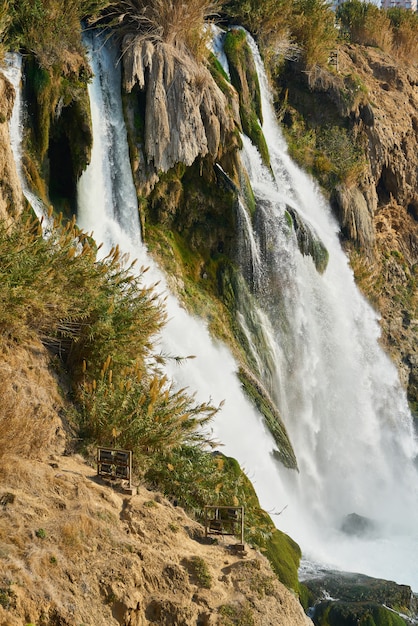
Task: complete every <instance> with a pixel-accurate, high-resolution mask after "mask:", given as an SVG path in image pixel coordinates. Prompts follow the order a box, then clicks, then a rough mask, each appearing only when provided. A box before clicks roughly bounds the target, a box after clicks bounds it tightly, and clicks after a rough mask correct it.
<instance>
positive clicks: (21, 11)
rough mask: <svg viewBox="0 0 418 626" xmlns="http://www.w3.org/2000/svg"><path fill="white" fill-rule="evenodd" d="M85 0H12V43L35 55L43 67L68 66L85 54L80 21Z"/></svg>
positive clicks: (10, 4) (10, 7)
mask: <svg viewBox="0 0 418 626" xmlns="http://www.w3.org/2000/svg"><path fill="white" fill-rule="evenodd" d="M84 5H85V3H84V2H83V0H66V2H65V4H64V3H62V2H60V1H59V0H9V11H10V18H11V24H10V29H9V33H8V37H9V41H10V43H11V45H12V46H14V47H18V48H24V49H25V50H27V51H28V52H31V53H33V54H34V55H35V57H36V59H37V61H38V63H39V65H40V66H41V67H42V68H44V69H49V68H52V67H53V66H56V65H57V64H59V65H62V66H63V67H66V66H67V67H68V66H70V65H71V64H72V62H73V59H74V57H79V56H82V55H83V54H84V52H83V48H82V45H81V37H80V34H81V26H80V20H81V18H82V17H83V14H84Z"/></svg>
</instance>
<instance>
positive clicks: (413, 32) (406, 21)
mask: <svg viewBox="0 0 418 626" xmlns="http://www.w3.org/2000/svg"><path fill="white" fill-rule="evenodd" d="M387 17H388V18H389V20H390V23H391V26H392V31H393V53H394V54H395V55H396V56H397V57H398V58H399V59H400V60H402V61H404V62H406V63H410V64H417V62H418V14H417V13H414V12H413V11H409V10H407V9H402V8H400V7H393V8H392V9H388V11H387Z"/></svg>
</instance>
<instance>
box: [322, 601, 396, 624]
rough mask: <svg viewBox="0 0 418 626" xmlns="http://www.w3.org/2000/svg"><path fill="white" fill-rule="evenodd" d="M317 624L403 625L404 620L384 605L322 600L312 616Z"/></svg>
mask: <svg viewBox="0 0 418 626" xmlns="http://www.w3.org/2000/svg"><path fill="white" fill-rule="evenodd" d="M314 622H315V624H318V625H319V626H351V624H359V626H405V623H406V622H405V620H404V619H403V618H402V617H400V616H399V615H398V614H397V613H395V612H394V611H392V610H390V609H388V608H386V607H385V606H381V605H377V604H371V603H370V604H368V603H362V602H358V603H355V602H353V603H349V602H342V601H341V602H332V601H331V602H322V603H320V604H319V605H318V606H317V609H316V611H315V617H314Z"/></svg>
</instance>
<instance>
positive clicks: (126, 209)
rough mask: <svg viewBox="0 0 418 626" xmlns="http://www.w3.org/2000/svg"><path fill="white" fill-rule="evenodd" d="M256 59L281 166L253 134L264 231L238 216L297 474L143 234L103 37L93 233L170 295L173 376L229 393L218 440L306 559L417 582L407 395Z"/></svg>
mask: <svg viewBox="0 0 418 626" xmlns="http://www.w3.org/2000/svg"><path fill="white" fill-rule="evenodd" d="M252 45H253V44H252ZM254 55H255V59H256V62H257V66H258V71H259V74H260V81H261V85H262V93H263V110H264V119H265V121H264V133H265V136H266V138H267V140H268V142H269V150H270V156H271V163H272V171H273V174H274V176H272V174H271V172H270V171H268V170H266V169H265V168H263V166H262V164H261V161H260V159H259V157H258V154H257V152H256V150H255V149H254V147H253V146H250V145H248V141H246V142H245V144H246V148H245V154H244V155H243V156H244V159H245V161H246V163H247V167H248V171H249V175H250V178H251V182H252V186H253V189H254V192H255V195H256V199H257V211H256V217H255V220H254V224H255V230H256V232H255V233H252V232H250V231H249V224H248V220H247V219H246V217H245V216H244V215H243V214H242V213H241V214H242V223H243V225H244V226H245V224H246V226H245V228H246V230H247V235H248V236H247V240H246V241H247V242H246V244H245V249H246V252H247V253H250V254H252V255H253V260H252V265H251V267H252V274H253V276H254V275H255V273H257V280H256V281H254V282H255V289H256V293H257V296H259V297H258V300H259V302H260V306H261V310H260V311H259V319H260V320H261V323H263V325H264V328H263V331H264V332H265V333H266V334H268V335H269V341H270V345H271V346H272V354H273V355H274V358H275V369H276V372H275V373H273V374H272V376H273V378H272V381H271V382H270V388H271V389H272V391H273V392H274V393H275V399H276V401H277V403H278V405H279V407H280V410H281V413H282V416H283V419H284V421H285V423H286V426H287V428H288V432H289V434H290V437H291V440H292V443H293V445H294V448H295V450H296V455H297V458H298V464H299V469H300V471H299V473H297V472H295V471H291V470H286V469H285V468H283V467H282V466H281V465H280V464H279V463H277V462H276V461H275V460H274V458H273V455H272V454H271V452H272V450H273V449H274V447H275V444H274V442H273V440H272V437H271V436H270V434H269V433H268V432H267V431H266V428H265V426H264V423H263V421H262V419H261V417H260V415H259V414H258V413H257V412H256V411H255V410H254V409H253V407H252V405H251V404H250V403H249V402H248V401H247V400H246V398H245V397H244V395H243V393H242V391H241V388H240V385H239V383H238V381H237V377H236V370H237V366H236V363H235V362H234V359H233V358H232V356H231V354H230V353H229V351H228V350H227V349H226V347H225V346H223V345H221V344H219V343H217V342H215V341H213V340H212V339H211V337H210V335H209V333H208V330H207V328H206V326H205V324H204V323H203V322H202V321H200V320H198V319H196V318H194V317H192V316H190V315H188V314H187V313H186V312H185V311H184V310H183V309H182V308H181V307H180V305H179V303H178V302H177V300H176V299H175V298H174V297H173V296H172V295H171V294H170V293H169V291H168V289H167V287H166V283H165V280H164V275H163V273H162V272H161V271H160V270H159V269H158V268H157V267H156V265H155V263H154V262H153V261H152V259H151V258H150V256H149V255H148V253H147V250H146V246H145V245H144V244H143V243H142V242H141V240H140V228H139V222H138V218H137V207H136V200H135V194H134V188H133V182H132V175H131V170H130V164H129V160H128V156H127V155H128V151H127V144H126V130H125V128H124V125H123V117H122V111H121V107H120V103H119V104H117V102H116V101H117V100H118V98H119V96H118V94H119V93H120V77H119V75H118V70H117V68H116V69H115V59H114V58H113V57H112V55H111V52H110V50H109V49H108V48H107V47H104V46H103V45H102V43H98V40H94V39H93V40H92V43H91V60H92V66H93V69H94V74H95V77H94V80H93V83H92V85H91V86H90V98H91V108H92V116H93V131H94V145H95V147H94V149H93V156H92V162H91V164H90V166H89V168H88V169H87V170H86V172H85V173H84V174H83V176H82V178H81V180H80V185H79V221H80V225H81V226H82V227H83V228H87V229H88V230H90V229H93V230H94V234H95V237H96V238H97V239H98V240H100V241H104V242H105V244H106V246H108V247H110V246H112V245H114V244H115V243H118V244H119V245H120V247H121V248H122V250H124V251H126V252H129V253H130V255H131V257H137V258H139V260H140V263H141V264H143V265H145V266H149V268H150V270H149V272H147V276H148V277H149V280H150V283H154V282H156V281H159V290H160V291H161V293H162V295H164V297H166V306H167V310H168V317H169V322H168V324H167V326H166V327H165V329H164V331H163V334H162V337H161V344H162V348H163V350H164V352H167V353H170V354H174V355H180V356H186V355H189V354H193V355H195V356H196V358H195V359H194V360H193V361H186V362H185V363H184V364H183V365H182V366H181V367H178V366H176V365H174V364H170V363H169V365H168V367H169V373H170V375H171V376H172V377H173V379H174V380H175V381H177V383H178V384H179V385H181V386H184V385H186V386H188V387H189V389H190V390H191V391H196V395H197V398H198V400H200V401H204V400H208V399H209V398H211V400H212V401H213V402H214V403H215V404H218V403H219V402H221V401H222V400H225V404H224V406H223V408H222V410H221V411H220V412H219V414H218V415H217V417H216V419H215V421H214V422H213V434H214V436H215V438H216V439H218V440H220V441H221V442H222V443H223V444H224V447H223V449H222V450H223V451H224V452H225V453H226V454H228V455H231V456H234V457H235V458H237V459H238V461H239V462H240V464H241V466H242V467H243V468H244V469H245V470H246V472H247V474H248V475H249V477H250V479H251V480H252V481H253V484H254V486H255V488H256V491H257V494H258V496H259V498H260V502H261V505H262V506H263V507H264V508H265V509H266V510H268V511H269V512H270V513H272V515H273V519H274V521H275V522H276V524H277V526H278V527H279V528H280V529H282V530H285V531H286V532H288V533H289V534H290V535H291V536H292V537H294V538H295V539H296V540H297V541H299V543H300V544H301V547H302V549H303V552H304V555H305V558H308V559H312V560H314V561H317V562H322V563H328V564H329V565H331V566H333V567H340V568H344V569H348V570H355V571H361V572H363V573H367V574H370V575H374V576H381V577H384V578H389V579H394V580H396V581H397V582H399V583H406V584H410V585H411V586H412V587H413V588H415V589H418V574H417V571H416V568H415V563H414V560H413V559H411V558H410V554H411V552H413V551H414V550H415V551H416V549H417V534H416V530H415V529H416V528H417V527H418V526H417V521H418V510H417V508H418V505H417V502H418V498H417V485H418V481H417V472H416V468H415V466H414V458H415V456H416V453H417V446H416V442H415V440H414V437H413V429H412V422H411V416H410V414H409V412H408V407H407V403H406V399H405V394H404V393H403V392H402V390H401V388H400V385H399V382H398V379H397V374H396V371H395V368H394V366H393V365H392V364H391V363H390V361H389V360H388V359H387V357H386V356H385V355H384V353H383V352H382V351H381V349H380V348H379V346H378V338H379V327H378V320H377V316H376V314H375V312H374V311H373V310H372V309H371V308H370V307H369V306H368V304H367V303H366V302H365V300H364V299H363V298H362V297H361V295H360V294H359V292H358V291H357V289H356V287H355V284H354V279H353V276H352V273H351V271H350V269H349V267H348V263H347V259H346V257H345V256H344V254H343V252H342V251H341V249H340V246H339V243H338V236H337V230H338V229H337V225H336V224H335V222H334V221H333V219H332V217H331V215H330V211H329V207H328V206H327V205H326V203H325V202H324V200H323V199H322V198H321V196H320V194H319V193H318V190H317V189H316V188H315V185H314V184H313V182H312V181H311V180H310V179H309V178H308V177H307V176H305V175H304V174H303V173H302V172H301V171H300V170H299V169H298V168H297V167H296V166H295V165H294V164H293V163H292V162H291V160H290V159H289V157H288V155H287V153H286V145H285V142H284V140H283V138H282V136H281V133H280V130H279V128H278V126H277V124H276V121H275V119H274V113H273V109H272V107H271V103H270V99H269V96H268V89H267V83H266V79H265V76H264V73H263V69H262V64H261V61H260V59H259V56H258V52H257V50H256V49H254ZM112 99H114V100H112ZM116 150H118V151H119V152H116ZM124 198H125V199H126V198H128V200H127V201H126V200H124ZM126 202H127V203H126ZM286 207H292V208H293V209H294V210H296V211H297V212H298V214H299V215H301V217H302V218H303V219H304V220H305V221H306V222H307V223H308V224H309V225H310V226H311V228H312V230H313V231H315V232H316V233H317V235H318V236H319V237H320V238H321V240H322V241H323V243H324V245H325V246H326V247H327V249H328V251H329V264H328V268H327V269H326V271H325V272H324V273H323V275H320V274H318V272H317V270H316V268H315V266H314V263H313V261H312V259H311V257H309V256H303V255H302V254H301V253H300V251H299V249H298V245H297V241H296V238H295V236H294V233H293V232H292V229H291V228H290V225H289V221H288V219H287V218H286ZM240 210H241V212H242V210H243V207H241V208H240ZM256 247H257V250H256V249H255V248H256ZM260 259H261V261H260ZM262 320H264V322H263V321H262ZM243 324H245V322H244V321H243ZM251 345H252V349H253V350H256V346H255V345H254V344H251ZM274 377H275V378H274ZM237 433H239V436H237ZM283 509H284V510H283ZM282 510H283V512H282V513H281V514H280V515H278V516H275V515H274V513H275V512H279V511H282ZM353 512H354V513H357V514H361V515H365V516H367V517H369V518H372V519H374V520H376V522H377V523H378V526H377V531H376V535H375V536H373V537H364V538H356V537H349V536H347V535H344V534H343V533H342V532H341V530H340V526H341V522H342V520H343V518H344V516H345V515H347V514H350V513H353Z"/></svg>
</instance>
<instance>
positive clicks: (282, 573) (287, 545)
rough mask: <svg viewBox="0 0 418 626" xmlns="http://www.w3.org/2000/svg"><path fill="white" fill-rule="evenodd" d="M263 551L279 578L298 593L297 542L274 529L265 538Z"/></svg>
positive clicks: (298, 552) (299, 555) (298, 561)
mask: <svg viewBox="0 0 418 626" xmlns="http://www.w3.org/2000/svg"><path fill="white" fill-rule="evenodd" d="M263 552H264V554H265V555H266V557H267V558H268V560H269V561H270V563H271V566H272V568H273V570H274V571H275V573H276V574H277V576H278V578H279V580H280V581H281V582H282V583H283V584H284V585H286V587H288V588H289V589H293V590H294V591H296V592H297V593H299V580H298V568H299V563H300V559H301V556H302V555H301V551H300V547H299V546H298V544H297V543H296V542H295V541H293V539H291V537H289V536H288V535H286V534H285V533H283V532H281V531H280V530H275V531H274V532H273V534H272V536H271V537H270V538H269V539H267V541H266V543H265V546H264V549H263Z"/></svg>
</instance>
